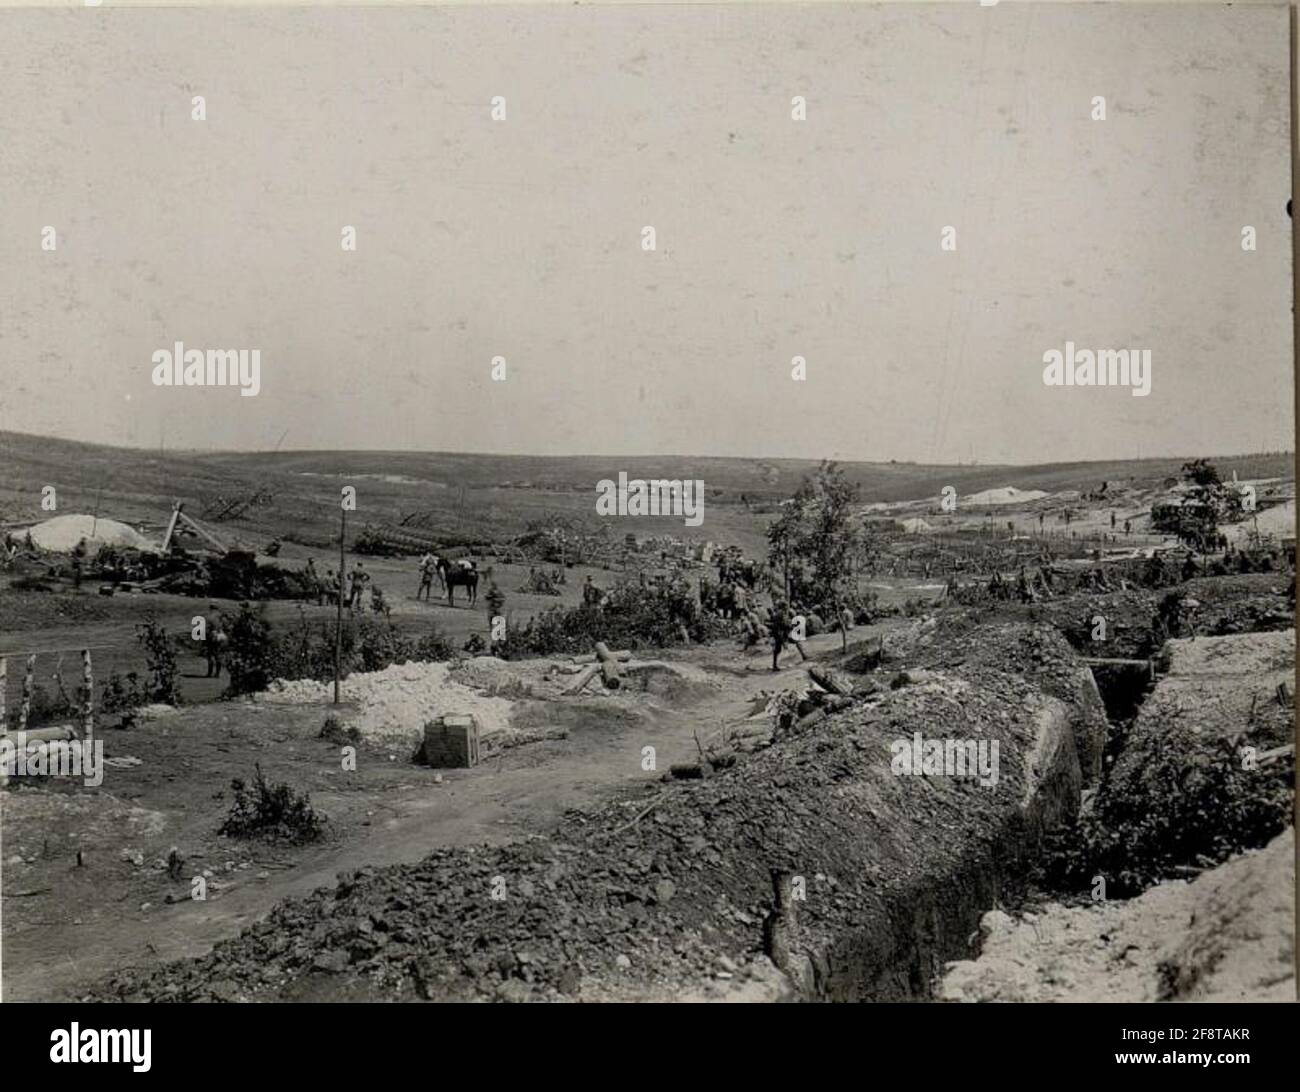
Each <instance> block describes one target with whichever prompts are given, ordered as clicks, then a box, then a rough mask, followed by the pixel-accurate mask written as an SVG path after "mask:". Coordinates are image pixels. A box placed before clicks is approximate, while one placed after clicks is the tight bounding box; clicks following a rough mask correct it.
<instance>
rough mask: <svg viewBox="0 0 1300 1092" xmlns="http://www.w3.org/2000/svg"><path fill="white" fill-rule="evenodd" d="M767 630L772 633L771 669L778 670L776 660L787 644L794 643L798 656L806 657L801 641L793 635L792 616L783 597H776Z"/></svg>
mask: <svg viewBox="0 0 1300 1092" xmlns="http://www.w3.org/2000/svg"><path fill="white" fill-rule="evenodd" d="M768 630H769V631H770V632H771V634H772V670H773V671H779V670H780V668H779V667H778V666H777V661H778V660H779V659H780V658H781V653H782V652H783V651H785V646H786V645H787V644H791V645H794V647H795V648H797V649H798V650H799V656H800V657H801V658H802V659H805V660H806V659H808V653H806V652H805V651H804V649H803V642H802V641H798V640H796V639H795V637H794V618H793V617H792V616H791V614H790V607H789V605H788V604H787V603H786V601H785V600H784V599H778V600H777V601H776V603H775V604H774V605H773V607H772V615H771V620H770V621H769V622H768Z"/></svg>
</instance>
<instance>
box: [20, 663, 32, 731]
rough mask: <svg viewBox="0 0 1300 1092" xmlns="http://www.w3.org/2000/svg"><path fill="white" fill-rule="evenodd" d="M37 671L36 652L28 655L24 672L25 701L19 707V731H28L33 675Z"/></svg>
mask: <svg viewBox="0 0 1300 1092" xmlns="http://www.w3.org/2000/svg"><path fill="white" fill-rule="evenodd" d="M35 673H36V656H35V654H33V655H31V656H28V657H27V670H26V671H25V672H24V673H23V703H22V705H21V706H19V707H18V731H20V732H25V731H27V718H28V716H30V715H31V711H32V676H33V675H34V674H35Z"/></svg>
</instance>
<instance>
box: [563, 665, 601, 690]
mask: <svg viewBox="0 0 1300 1092" xmlns="http://www.w3.org/2000/svg"><path fill="white" fill-rule="evenodd" d="M599 673H600V664H590V665H589V666H587V667H584V668H583V669H582V670H581V671H579V672H578V674H577V675H575V676H574V678H573V682H571V683H570V684H569V685H568V686H566V687H565V688H564V693H566V694H576V693H577V692H578V691H579V690H582V689H584V688H585V687H586V685H587V684H588V683H589V682H591V680H592V679H594V678H595V677H596V676H597V675H598V674H599Z"/></svg>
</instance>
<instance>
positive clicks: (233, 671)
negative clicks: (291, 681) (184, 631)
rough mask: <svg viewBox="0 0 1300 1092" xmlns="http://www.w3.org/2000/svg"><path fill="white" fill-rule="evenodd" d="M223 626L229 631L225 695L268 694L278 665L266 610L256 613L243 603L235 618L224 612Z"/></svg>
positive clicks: (226, 652)
mask: <svg viewBox="0 0 1300 1092" xmlns="http://www.w3.org/2000/svg"><path fill="white" fill-rule="evenodd" d="M221 625H222V628H223V629H225V631H226V637H227V643H226V651H225V666H226V671H227V673H228V674H229V676H230V681H229V683H228V684H227V685H226V695H227V696H230V697H233V696H234V695H237V694H251V693H254V692H255V691H258V690H265V689H266V687H267V685H268V684H269V683H270V682H271V678H272V675H273V672H272V667H273V665H274V663H275V652H274V648H273V645H272V641H271V623H270V622H268V621H267V620H266V617H265V608H259V609H258V610H256V611H255V610H253V608H252V607H251V606H249V605H248V604H247V603H240V604H239V610H238V611H236V612H235V613H234V614H229V613H227V612H225V611H223V612H222V614H221Z"/></svg>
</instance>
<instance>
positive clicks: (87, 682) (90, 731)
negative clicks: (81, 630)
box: [81, 648, 95, 743]
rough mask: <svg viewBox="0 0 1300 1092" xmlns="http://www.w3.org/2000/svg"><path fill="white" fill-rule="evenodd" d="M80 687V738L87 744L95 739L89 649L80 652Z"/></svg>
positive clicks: (93, 697)
mask: <svg viewBox="0 0 1300 1092" xmlns="http://www.w3.org/2000/svg"><path fill="white" fill-rule="evenodd" d="M81 685H82V688H83V690H84V693H85V696H84V700H83V702H82V706H81V736H82V739H84V740H85V741H86V742H87V743H89V742H91V741H92V740H93V739H94V738H95V676H94V675H93V674H92V673H91V670H90V649H88V648H83V649H82V650H81Z"/></svg>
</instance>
